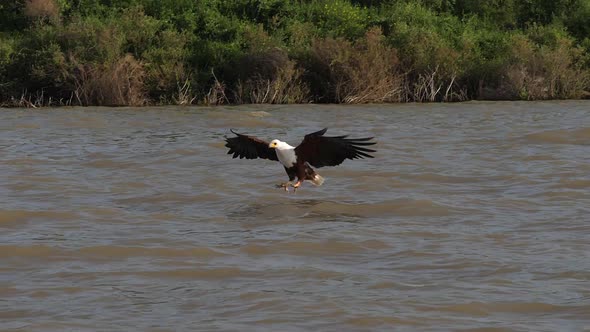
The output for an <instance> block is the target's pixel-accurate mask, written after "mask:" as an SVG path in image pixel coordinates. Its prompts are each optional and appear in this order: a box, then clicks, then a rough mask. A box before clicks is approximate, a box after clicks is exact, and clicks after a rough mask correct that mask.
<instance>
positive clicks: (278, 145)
mask: <svg viewBox="0 0 590 332" xmlns="http://www.w3.org/2000/svg"><path fill="white" fill-rule="evenodd" d="M268 147H269V148H271V149H277V150H289V149H293V147H292V146H290V145H289V144H287V143H286V142H282V141H279V140H278V139H273V140H272V141H270V144H268Z"/></svg>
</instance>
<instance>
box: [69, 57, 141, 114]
mask: <svg viewBox="0 0 590 332" xmlns="http://www.w3.org/2000/svg"><path fill="white" fill-rule="evenodd" d="M74 79H75V91H74V93H75V96H76V99H77V100H78V102H79V103H80V104H81V105H99V106H142V105H145V104H147V98H146V95H145V91H144V79H145V71H144V68H143V64H142V63H141V62H138V61H137V60H135V58H134V57H133V56H132V55H130V54H128V55H125V56H123V57H121V58H120V59H118V60H116V61H114V62H112V63H108V64H94V65H86V66H78V67H77V70H76V74H75V75H74Z"/></svg>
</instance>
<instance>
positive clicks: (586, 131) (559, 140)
mask: <svg viewBox="0 0 590 332" xmlns="http://www.w3.org/2000/svg"><path fill="white" fill-rule="evenodd" d="M524 138H525V140H526V141H528V142H530V143H542V144H579V145H589V144H590V128H578V129H559V130H547V131H541V132H537V133H533V134H528V135H526V136H524Z"/></svg>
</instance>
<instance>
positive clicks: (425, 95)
mask: <svg viewBox="0 0 590 332" xmlns="http://www.w3.org/2000/svg"><path fill="white" fill-rule="evenodd" d="M456 79H457V76H456V74H453V75H451V76H450V78H448V77H445V76H444V75H441V74H440V73H439V67H438V66H437V67H436V68H435V69H434V70H428V71H425V72H423V73H421V74H419V75H418V78H417V79H416V80H415V81H414V82H413V84H411V85H410V84H408V85H406V91H407V94H406V95H407V96H408V100H405V101H417V102H435V101H443V102H448V101H464V100H467V99H468V96H467V91H466V89H465V88H461V87H459V86H458V85H457V82H456Z"/></svg>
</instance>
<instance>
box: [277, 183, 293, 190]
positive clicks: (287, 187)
mask: <svg viewBox="0 0 590 332" xmlns="http://www.w3.org/2000/svg"><path fill="white" fill-rule="evenodd" d="M292 186H293V184H292V183H291V181H287V182H283V183H279V184H277V188H283V189H285V191H289V187H292Z"/></svg>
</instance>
